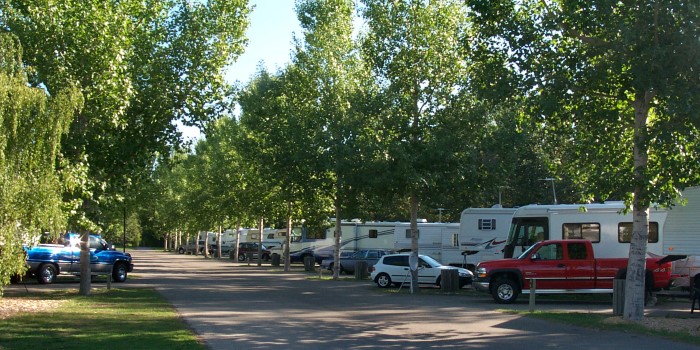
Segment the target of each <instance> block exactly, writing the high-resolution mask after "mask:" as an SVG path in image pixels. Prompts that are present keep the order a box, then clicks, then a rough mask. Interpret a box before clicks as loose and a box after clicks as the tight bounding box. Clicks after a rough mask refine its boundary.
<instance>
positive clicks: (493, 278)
mask: <svg viewBox="0 0 700 350" xmlns="http://www.w3.org/2000/svg"><path fill="white" fill-rule="evenodd" d="M500 279H508V280H511V281H513V282H515V284H516V285H517V287H518V289H519V290H520V289H522V283H521V282H520V277H518V275H517V274H516V273H514V272H509V271H503V272H497V273H495V274H493V275H492V276H491V283H490V284H493V282H495V281H498V280H500Z"/></svg>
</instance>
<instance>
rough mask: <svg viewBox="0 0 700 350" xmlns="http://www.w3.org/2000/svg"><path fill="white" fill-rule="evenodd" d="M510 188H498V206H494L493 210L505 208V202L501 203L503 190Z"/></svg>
mask: <svg viewBox="0 0 700 350" xmlns="http://www.w3.org/2000/svg"><path fill="white" fill-rule="evenodd" d="M506 187H508V186H498V204H496V205H494V206H492V208H503V202H502V201H501V194H502V192H503V189H504V188H506Z"/></svg>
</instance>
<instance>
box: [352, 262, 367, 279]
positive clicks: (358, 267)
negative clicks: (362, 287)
mask: <svg viewBox="0 0 700 350" xmlns="http://www.w3.org/2000/svg"><path fill="white" fill-rule="evenodd" d="M367 277H369V273H368V272H367V262H366V261H358V262H356V263H355V279H356V280H366V279H367Z"/></svg>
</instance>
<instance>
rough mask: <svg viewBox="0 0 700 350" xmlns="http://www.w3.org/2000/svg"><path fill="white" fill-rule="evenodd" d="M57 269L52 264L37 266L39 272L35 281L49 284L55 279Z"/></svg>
mask: <svg viewBox="0 0 700 350" xmlns="http://www.w3.org/2000/svg"><path fill="white" fill-rule="evenodd" d="M56 275H58V270H57V269H56V266H54V265H53V264H44V265H41V267H40V268H39V273H38V274H37V275H36V277H37V281H38V282H39V283H40V284H50V283H53V282H54V281H55V280H56Z"/></svg>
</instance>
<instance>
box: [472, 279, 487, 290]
mask: <svg viewBox="0 0 700 350" xmlns="http://www.w3.org/2000/svg"><path fill="white" fill-rule="evenodd" d="M472 286H474V289H476V290H478V291H480V292H486V293H488V292H489V283H488V282H474V283H472Z"/></svg>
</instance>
